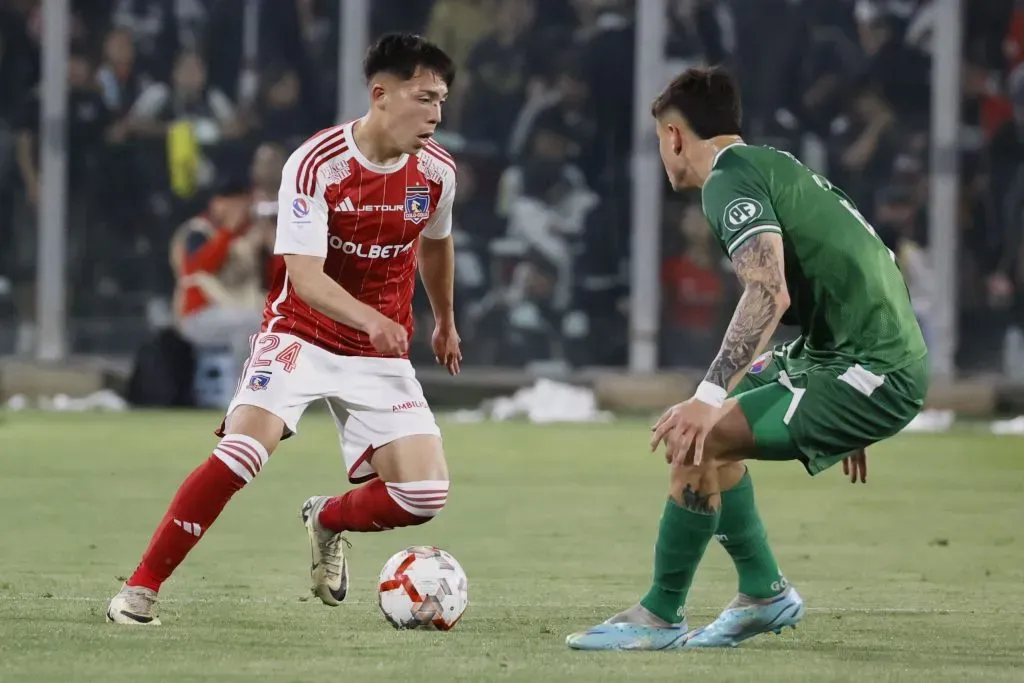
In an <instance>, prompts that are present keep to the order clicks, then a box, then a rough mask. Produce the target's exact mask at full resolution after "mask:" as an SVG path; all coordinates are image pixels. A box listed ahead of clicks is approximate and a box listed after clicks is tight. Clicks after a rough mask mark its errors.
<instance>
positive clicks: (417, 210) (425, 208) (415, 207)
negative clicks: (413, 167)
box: [405, 186, 430, 225]
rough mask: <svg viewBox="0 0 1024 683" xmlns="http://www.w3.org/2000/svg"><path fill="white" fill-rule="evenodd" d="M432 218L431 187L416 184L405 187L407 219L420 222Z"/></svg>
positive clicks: (416, 222) (411, 221)
mask: <svg viewBox="0 0 1024 683" xmlns="http://www.w3.org/2000/svg"><path fill="white" fill-rule="evenodd" d="M428 218H430V188H429V187H425V186H415V187H407V188H405V220H407V221H409V222H410V223H415V224H417V225H418V224H420V223H422V222H423V221H425V220H427V219H428Z"/></svg>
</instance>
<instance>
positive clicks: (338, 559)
mask: <svg viewBox="0 0 1024 683" xmlns="http://www.w3.org/2000/svg"><path fill="white" fill-rule="evenodd" d="M328 500H329V498H328V496H313V497H312V498H310V499H309V500H307V501H306V502H305V504H304V505H303V506H302V521H303V523H305V525H306V531H307V532H308V533H309V548H310V554H311V555H312V560H311V564H310V567H309V575H310V578H311V579H312V582H313V585H312V591H313V595H315V596H317V597H318V598H320V601H321V602H323V603H324V604H325V605H330V606H331V607H337V606H338V605H340V604H341V602H342V600H344V599H345V596H346V595H347V594H348V560H346V559H345V546H346V545H348V541H346V540H345V538H344V537H343V536H342V535H341V534H339V533H337V532H334V531H331V530H330V529H325V528H324V527H323V526H321V524H320V510H322V509H323V507H324V503H326V502H327V501H328Z"/></svg>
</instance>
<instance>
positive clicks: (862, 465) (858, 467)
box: [843, 448, 868, 484]
mask: <svg viewBox="0 0 1024 683" xmlns="http://www.w3.org/2000/svg"><path fill="white" fill-rule="evenodd" d="M843 474H845V475H846V476H848V477H849V478H850V483H851V484H856V483H857V481H858V480H860V483H862V484H866V483H868V453H867V451H866V450H864V449H863V448H862V449H860V450H859V451H857V452H856V453H854V454H853V455H851V456H849V457H848V458H843Z"/></svg>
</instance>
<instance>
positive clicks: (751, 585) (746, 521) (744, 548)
mask: <svg viewBox="0 0 1024 683" xmlns="http://www.w3.org/2000/svg"><path fill="white" fill-rule="evenodd" d="M715 537H716V538H717V539H718V540H719V542H720V543H721V544H722V547H724V548H725V549H726V551H728V553H729V555H730V556H731V557H732V561H733V563H734V564H735V565H736V571H737V572H738V573H739V576H740V586H739V590H740V593H742V594H744V595H748V596H750V597H752V598H771V597H775V596H776V595H778V594H779V593H781V592H782V591H784V590H786V586H787V585H788V584H787V583H786V579H785V578H784V577H783V576H782V572H781V571H780V570H779V565H778V564H777V563H776V562H775V556H774V555H773V554H772V549H771V547H770V546H769V545H768V534H767V533H766V532H765V530H764V524H762V523H761V515H759V514H758V513H757V505H756V504H755V503H754V482H753V480H752V479H751V478H750V472H745V473H744V474H743V478H742V479H740V481H739V483H738V484H736V486H734V487H732V488H731V489H729V490H728V491H722V515H721V518H720V519H719V521H718V530H717V531H716V532H715Z"/></svg>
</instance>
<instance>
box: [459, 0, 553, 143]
mask: <svg viewBox="0 0 1024 683" xmlns="http://www.w3.org/2000/svg"><path fill="white" fill-rule="evenodd" d="M535 10H536V2H535V0H498V7H497V10H496V17H495V24H494V29H493V30H492V31H491V32H490V33H489V34H487V35H486V36H484V37H483V38H481V39H480V40H479V41H478V42H477V43H476V44H475V45H474V46H473V47H472V49H471V50H470V52H469V56H468V57H467V60H466V70H465V72H464V73H462V74H459V76H458V79H457V80H456V83H458V84H459V85H458V86H457V87H458V88H459V89H460V91H461V92H462V93H463V95H462V97H460V99H461V106H462V108H461V111H460V112H459V114H458V116H459V119H458V120H459V122H460V124H461V125H460V132H461V133H462V134H463V135H465V136H466V137H468V138H472V139H477V140H482V141H487V142H489V143H491V144H493V145H495V146H496V147H497V149H499V150H504V149H506V148H507V145H508V142H509V136H510V135H511V133H512V126H513V125H514V123H515V120H516V116H517V115H518V113H519V108H520V107H521V106H522V104H523V102H524V100H525V98H526V94H527V86H528V85H530V82H531V79H533V78H535V77H536V76H537V75H538V71H539V68H540V66H539V63H538V59H539V58H540V55H539V54H538V51H537V45H536V42H535V41H534V39H533V33H532V32H531V28H532V27H533V21H534V17H535Z"/></svg>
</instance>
